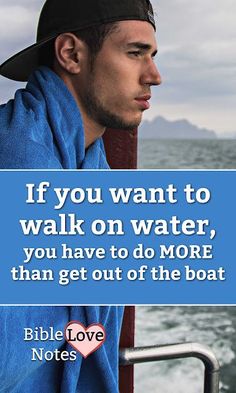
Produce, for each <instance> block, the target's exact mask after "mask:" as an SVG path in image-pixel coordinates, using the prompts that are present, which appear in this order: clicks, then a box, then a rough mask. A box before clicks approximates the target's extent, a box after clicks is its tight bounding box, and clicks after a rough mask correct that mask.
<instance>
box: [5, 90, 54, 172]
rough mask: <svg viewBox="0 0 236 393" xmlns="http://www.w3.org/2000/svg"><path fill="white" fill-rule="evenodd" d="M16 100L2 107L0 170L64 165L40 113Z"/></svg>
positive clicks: (48, 167)
mask: <svg viewBox="0 0 236 393" xmlns="http://www.w3.org/2000/svg"><path fill="white" fill-rule="evenodd" d="M22 105H23V103H22V102H21V103H19V102H17V95H16V98H15V99H14V100H10V101H9V102H8V103H7V104H4V105H1V106H0V169H50V168H55V169H57V168H61V165H60V163H59V161H58V160H57V158H56V156H55V152H54V146H53V140H52V139H53V138H52V135H51V134H50V133H48V132H47V130H46V128H45V127H42V126H41V122H40V121H38V119H39V117H38V116H37V113H35V112H33V111H32V109H31V108H27V106H24V107H23V106H22Z"/></svg>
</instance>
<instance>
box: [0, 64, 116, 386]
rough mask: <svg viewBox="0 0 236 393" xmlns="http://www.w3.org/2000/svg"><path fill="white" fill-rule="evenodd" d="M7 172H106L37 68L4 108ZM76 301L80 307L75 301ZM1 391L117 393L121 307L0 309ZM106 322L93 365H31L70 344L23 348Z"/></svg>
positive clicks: (57, 86)
mask: <svg viewBox="0 0 236 393" xmlns="http://www.w3.org/2000/svg"><path fill="white" fill-rule="evenodd" d="M0 168H1V169H76V168H80V169H99V168H101V169H102V168H108V164H107V161H106V157H105V153H104V147H103V142H102V140H101V139H98V140H97V141H96V142H95V143H94V144H93V145H92V146H90V148H89V149H88V150H86V151H85V141H84V131H83V125H82V119H81V115H80V112H79V110H78V107H77V105H76V102H75V100H74V98H73V97H72V95H71V93H70V92H69V90H68V89H67V87H66V86H65V84H64V83H63V81H62V80H61V79H60V78H59V77H58V76H57V75H56V74H55V73H54V72H52V71H51V70H49V69H48V68H46V67H42V68H40V69H38V70H37V71H36V72H35V73H34V74H33V75H32V77H31V79H30V80H29V82H28V84H27V86H26V88H25V89H22V90H18V91H17V92H16V95H15V98H14V100H11V101H9V102H8V103H7V104H5V105H2V106H1V107H0ZM75 301H76V300H75ZM0 313H1V314H0V345H1V357H0V392H5V393H8V392H11V393H29V392H30V393H32V392H35V393H56V392H60V393H77V392H79V393H116V392H118V345H119V336H120V328H121V322H122V317H123V308H122V307H109V306H106V307H105V306H104V307H99V306H90V307H76V306H73V307H61V306H60V307H46V306H44V307H35V306H34V307H0ZM72 320H77V321H80V322H81V323H83V324H84V325H85V326H88V325H89V324H92V323H101V324H102V325H103V326H104V327H105V329H106V333H107V339H106V341H105V343H104V345H103V346H102V347H100V348H99V349H98V350H97V351H96V352H95V353H93V354H92V355H90V356H89V357H88V358H87V359H85V360H84V359H82V357H81V356H80V355H79V353H77V355H76V360H67V361H57V360H55V359H53V360H51V361H46V360H42V361H39V360H36V361H33V360H32V348H33V347H34V348H36V349H40V348H43V349H44V353H45V352H47V351H52V352H53V351H55V350H60V351H64V350H66V351H68V352H70V351H73V348H72V347H70V346H69V344H66V343H65V341H64V340H63V341H56V340H54V341H49V340H47V341H45V342H42V341H40V340H39V341H25V340H24V328H31V329H33V330H34V329H35V328H38V327H43V328H44V329H45V330H49V328H50V327H51V328H53V329H54V331H57V330H60V331H64V327H65V326H66V324H67V323H68V322H69V321H72Z"/></svg>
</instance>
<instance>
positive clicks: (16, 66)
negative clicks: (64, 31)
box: [0, 37, 54, 82]
mask: <svg viewBox="0 0 236 393" xmlns="http://www.w3.org/2000/svg"><path fill="white" fill-rule="evenodd" d="M53 38H54V37H50V38H47V39H46V40H43V41H41V42H38V43H36V44H33V45H31V46H29V47H28V48H26V49H23V50H22V51H20V52H18V53H17V54H15V55H14V56H12V57H10V59H8V60H6V61H5V62H4V63H3V64H1V65H0V74H1V75H2V76H5V77H6V78H9V79H12V80H15V81H18V82H27V81H28V79H29V76H30V74H31V73H32V72H33V71H34V70H35V69H36V68H37V67H38V65H39V64H38V50H39V48H41V47H42V46H43V45H44V44H46V43H47V42H49V41H51V40H52V39H53Z"/></svg>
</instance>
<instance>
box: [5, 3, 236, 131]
mask: <svg viewBox="0 0 236 393" xmlns="http://www.w3.org/2000/svg"><path fill="white" fill-rule="evenodd" d="M152 2H153V5H154V8H155V11H156V13H157V39H158V44H159V54H158V56H157V65H158V67H159V69H160V72H161V74H162V78H163V84H162V85H161V86H160V87H155V88H154V89H153V91H154V94H153V100H152V108H151V109H150V110H149V111H148V112H146V115H145V116H146V118H153V117H155V116H157V115H162V116H164V117H166V118H167V119H173V120H174V119H181V118H186V119H188V120H189V121H191V122H192V123H194V124H196V125H198V126H201V127H207V128H209V129H213V130H215V131H218V132H221V133H222V132H227V131H228V132H229V131H236V27H235V16H236V1H235V0H224V1H223V0H198V1H196V0H153V1H152ZM43 3H44V1H43V0H17V2H16V1H13V0H7V1H4V0H0V48H1V50H0V62H3V61H5V60H6V59H7V58H8V57H9V56H10V55H12V54H14V53H15V52H17V51H18V50H21V49H23V48H24V47H26V46H28V45H30V44H32V43H34V41H35V31H36V25H37V19H38V14H39V11H40V9H41V7H42V4H43ZM18 86H22V84H16V83H15V82H11V81H8V80H7V79H5V78H2V77H0V92H1V93H0V99H1V102H3V101H6V100H8V99H9V98H11V97H12V95H13V94H14V90H15V89H16V87H18Z"/></svg>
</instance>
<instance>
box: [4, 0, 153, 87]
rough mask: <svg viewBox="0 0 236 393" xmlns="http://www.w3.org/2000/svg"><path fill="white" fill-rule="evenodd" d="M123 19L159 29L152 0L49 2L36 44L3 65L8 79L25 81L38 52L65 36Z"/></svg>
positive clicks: (34, 64)
mask: <svg viewBox="0 0 236 393" xmlns="http://www.w3.org/2000/svg"><path fill="white" fill-rule="evenodd" d="M122 20H142V21H147V22H149V23H151V24H152V25H153V27H154V29H155V20H154V13H153V8H152V5H151V3H150V1H149V0H47V1H46V2H45V4H44V6H43V8H42V11H41V15H40V18H39V23H38V30H37V40H36V43H35V44H33V45H31V46H29V47H28V48H26V49H24V50H22V51H21V52H19V53H17V54H15V55H14V56H12V57H11V58H10V59H8V60H7V61H5V62H4V63H3V64H2V65H1V66H0V74H1V75H3V76H5V77H6V78H9V79H13V80H16V81H21V82H25V81H27V80H28V78H29V76H30V74H31V73H32V71H34V70H35V69H36V68H37V67H38V50H39V49H40V48H41V47H42V46H43V45H45V44H46V43H48V42H49V41H51V40H52V39H54V38H55V37H57V36H58V35H59V34H61V33H65V32H72V31H76V30H81V29H85V28H89V27H92V26H96V25H100V24H104V23H111V22H117V21H122Z"/></svg>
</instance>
